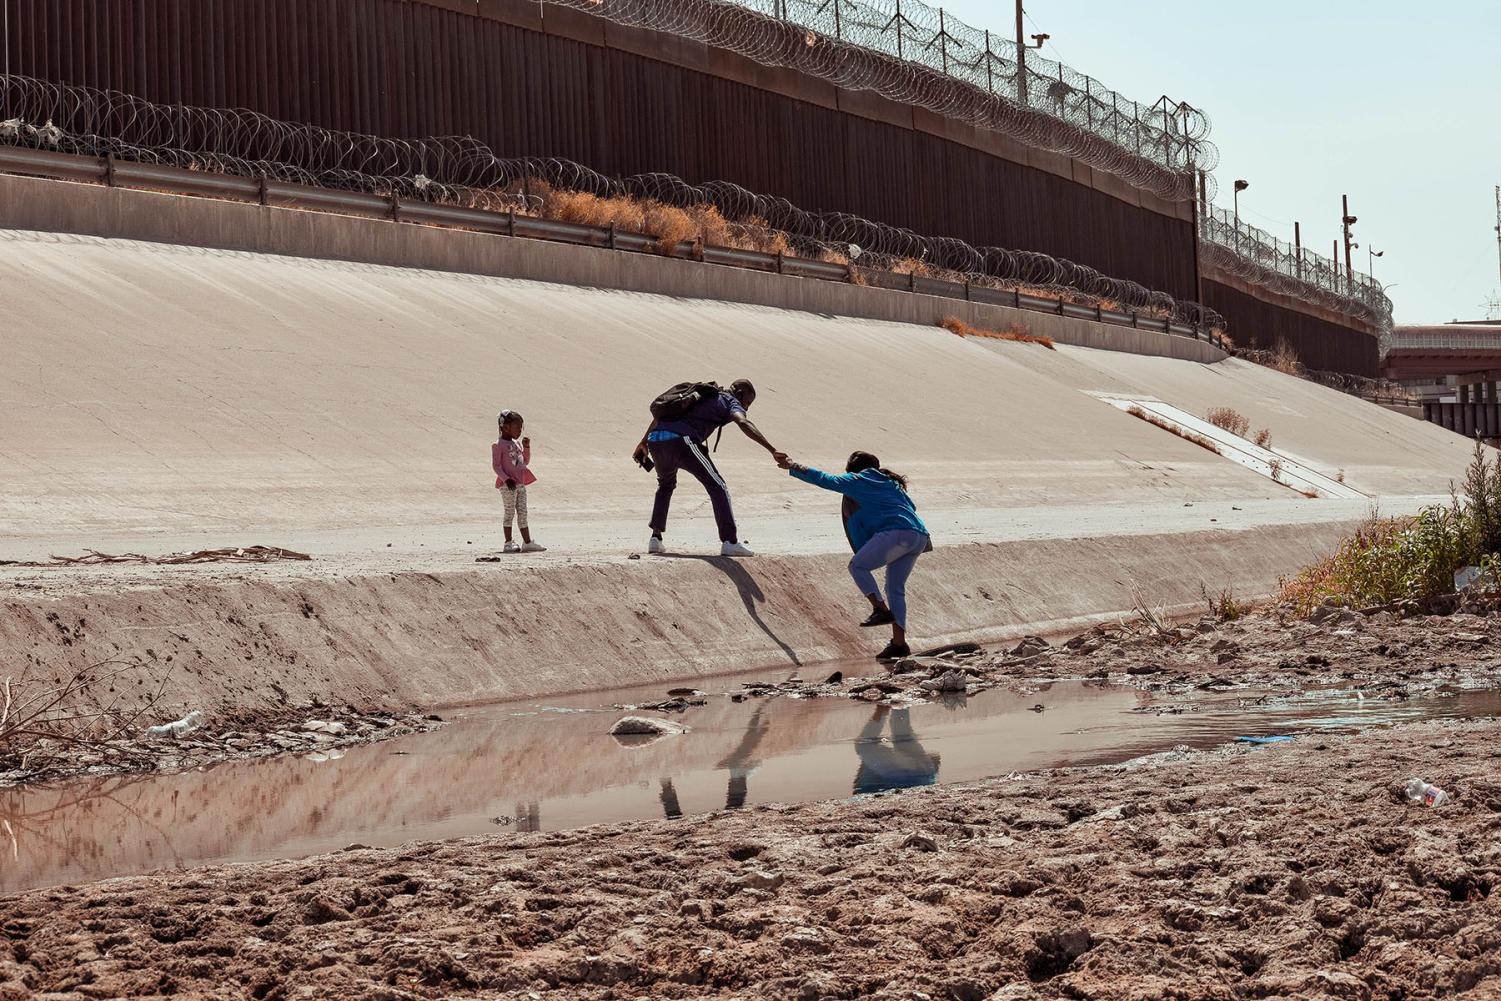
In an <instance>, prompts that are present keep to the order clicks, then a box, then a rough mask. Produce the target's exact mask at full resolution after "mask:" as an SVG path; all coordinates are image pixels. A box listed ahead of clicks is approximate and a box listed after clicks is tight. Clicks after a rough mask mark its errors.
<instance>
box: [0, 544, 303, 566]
mask: <svg viewBox="0 0 1501 1001" xmlns="http://www.w3.org/2000/svg"><path fill="white" fill-rule="evenodd" d="M310 559H312V557H311V556H309V555H308V554H307V553H299V552H296V551H295V550H292V549H282V548H280V547H279V546H243V547H239V548H236V547H229V548H226V549H195V550H194V551H192V552H190V553H168V554H166V555H165V556H146V555H145V554H143V553H101V552H99V551H98V550H96V549H85V550H84V553H83V555H82V556H57V555H52V556H50V557H48V559H47V560H45V561H27V560H0V566H8V567H79V566H98V565H101V564H105V563H152V564H163V565H175V564H179V563H274V562H276V561H277V560H310Z"/></svg>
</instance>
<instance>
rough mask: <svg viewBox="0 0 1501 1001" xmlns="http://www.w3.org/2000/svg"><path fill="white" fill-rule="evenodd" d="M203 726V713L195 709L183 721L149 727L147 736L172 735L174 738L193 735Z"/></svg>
mask: <svg viewBox="0 0 1501 1001" xmlns="http://www.w3.org/2000/svg"><path fill="white" fill-rule="evenodd" d="M202 725H203V712H202V711H201V710H198V709H194V710H193V711H192V712H190V713H188V714H187V715H186V716H184V717H183V718H182V719H178V720H173V721H172V722H170V723H163V724H161V725H160V726H148V727H147V728H146V734H147V735H148V736H151V737H158V736H162V735H165V734H169V733H170V734H172V735H173V736H174V737H180V736H182V735H183V734H185V733H191V732H192V731H194V730H196V729H198V728H199V727H200V726H202Z"/></svg>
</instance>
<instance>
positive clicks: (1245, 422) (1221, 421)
mask: <svg viewBox="0 0 1501 1001" xmlns="http://www.w3.org/2000/svg"><path fill="white" fill-rule="evenodd" d="M1204 419H1205V420H1207V421H1208V422H1209V423H1211V424H1213V425H1214V426H1215V427H1217V428H1219V429H1221V430H1222V431H1229V432H1230V433H1231V434H1233V435H1235V436H1237V437H1240V438H1244V437H1245V436H1246V432H1247V431H1249V430H1251V418H1249V417H1247V416H1245V415H1244V414H1242V413H1240V412H1239V411H1238V410H1236V409H1234V408H1233V407H1210V408H1209V412H1208V413H1207V414H1205V415H1204Z"/></svg>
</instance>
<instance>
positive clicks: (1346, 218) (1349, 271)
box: [1339, 195, 1355, 292]
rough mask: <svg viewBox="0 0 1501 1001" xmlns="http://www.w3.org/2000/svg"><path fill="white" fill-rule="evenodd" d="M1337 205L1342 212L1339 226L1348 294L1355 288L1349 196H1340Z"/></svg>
mask: <svg viewBox="0 0 1501 1001" xmlns="http://www.w3.org/2000/svg"><path fill="white" fill-rule="evenodd" d="M1339 204H1340V208H1341V210H1342V211H1343V212H1344V215H1342V216H1340V217H1339V224H1340V225H1341V226H1343V227H1344V228H1345V291H1346V292H1349V291H1350V290H1351V289H1352V288H1354V287H1355V269H1354V268H1352V267H1350V196H1349V195H1340V196H1339Z"/></svg>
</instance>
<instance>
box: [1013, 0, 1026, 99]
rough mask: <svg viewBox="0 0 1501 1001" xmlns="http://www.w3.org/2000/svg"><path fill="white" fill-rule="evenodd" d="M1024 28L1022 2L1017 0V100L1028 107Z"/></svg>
mask: <svg viewBox="0 0 1501 1001" xmlns="http://www.w3.org/2000/svg"><path fill="white" fill-rule="evenodd" d="M1025 31H1026V29H1025V28H1023V27H1022V0H1016V100H1017V103H1019V104H1020V105H1021V106H1022V107H1024V108H1025V107H1026V106H1027V41H1026V35H1025V33H1024V32H1025Z"/></svg>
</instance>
